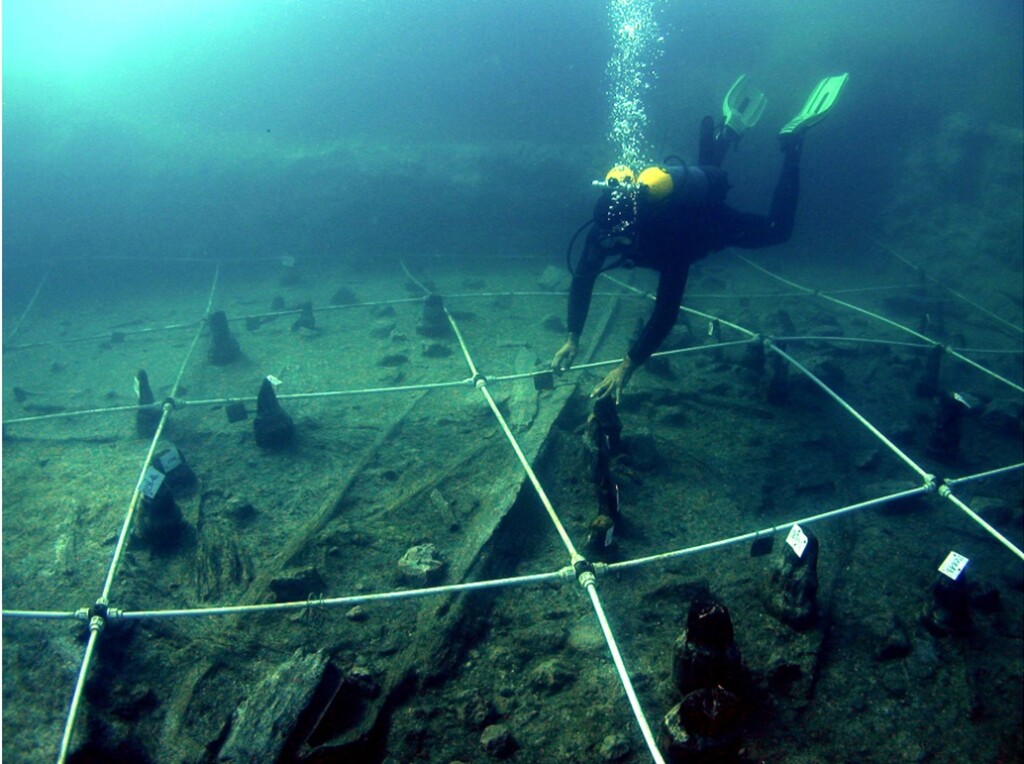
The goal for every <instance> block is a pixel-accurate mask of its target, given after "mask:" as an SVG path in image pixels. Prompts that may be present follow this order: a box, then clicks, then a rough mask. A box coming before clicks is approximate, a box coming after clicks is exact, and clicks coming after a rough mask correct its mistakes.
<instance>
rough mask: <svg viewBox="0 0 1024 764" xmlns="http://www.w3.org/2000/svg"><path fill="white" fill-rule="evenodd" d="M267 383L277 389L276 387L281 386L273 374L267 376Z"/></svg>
mask: <svg viewBox="0 0 1024 764" xmlns="http://www.w3.org/2000/svg"><path fill="white" fill-rule="evenodd" d="M267 381H268V382H270V384H272V385H273V386H274V387H277V386H278V385H280V384H281V380H279V379H278V378H277V377H275V376H274V375H273V374H268V375H267Z"/></svg>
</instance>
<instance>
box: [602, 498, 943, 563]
mask: <svg viewBox="0 0 1024 764" xmlns="http://www.w3.org/2000/svg"><path fill="white" fill-rule="evenodd" d="M932 490H934V486H933V485H932V484H928V485H923V486H921V487H919V488H911V489H909V490H907V491H899V492H898V493H891V494H888V495H886V496H880V497H878V498H877V499H870V500H868V501H861V502H858V503H857V504H850V505H848V506H845V507H840V508H839V509H833V510H830V511H828V512H822V513H820V514H817V515H811V516H809V517H802V518H800V519H798V520H790V521H788V522H784V523H779V524H778V525H773V526H771V527H770V528H762V529H761V530H759V531H751V532H750V533H742V534H740V535H739V536H730V537H728V538H724V539H719V540H718V541H711V542H708V543H706V544H698V545H696V546H691V547H686V548H684V549H676V550H674V551H671V552H662V553H660V554H652V555H648V556H647V557H638V558H636V559H634V560H627V561H625V562H614V563H612V564H610V565H607V566H603V569H605V570H608V571H610V572H617V571H620V570H629V569H631V568H639V567H642V566H644V565H650V564H652V563H656V562H666V561H668V560H676V559H679V558H680V557H688V556H690V555H692V554H697V553H698V552H706V551H708V550H709V549H721V548H722V547H726V546H732V545H733V544H742V543H743V542H744V541H753V540H754V539H758V538H763V537H765V536H772V535H774V534H775V533H778V532H779V531H781V530H785V529H788V528H792V527H793V526H794V525H801V526H803V525H810V524H811V523H816V522H820V521H821V520H826V519H828V518H831V517H838V516H839V515H845V514H847V513H849V512H856V511H857V510H860V509H868V508H870V507H877V506H881V505H883V504H888V503H889V502H893V501H899V500H900V499H907V498H910V497H911V496H918V495H920V494H924V493H930V492H931V491H932ZM598 570H599V571H600V570H602V567H598Z"/></svg>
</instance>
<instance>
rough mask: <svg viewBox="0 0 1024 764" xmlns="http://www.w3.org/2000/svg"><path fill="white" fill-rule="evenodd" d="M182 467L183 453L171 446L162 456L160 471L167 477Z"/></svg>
mask: <svg viewBox="0 0 1024 764" xmlns="http://www.w3.org/2000/svg"><path fill="white" fill-rule="evenodd" d="M180 466H181V453H179V451H178V448H177V446H171V447H170V448H169V449H168V450H167V451H164V452H163V453H162V454H161V455H160V470H161V471H162V472H163V473H164V474H165V475H166V474H167V473H168V472H170V471H171V470H174V469H177V468H178V467H180Z"/></svg>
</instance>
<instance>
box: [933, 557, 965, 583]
mask: <svg viewBox="0 0 1024 764" xmlns="http://www.w3.org/2000/svg"><path fill="white" fill-rule="evenodd" d="M969 562H970V560H968V559H967V558H966V557H964V556H963V555H962V554H957V553H956V552H950V553H949V554H947V555H946V559H945V560H943V561H942V564H941V565H940V566H939V573H941V574H942V575H944V576H946V577H948V578H950V579H952V580H953V581H956V580H957V579H958V578H960V574H961V573H963V572H964V568H966V567H967V563H969Z"/></svg>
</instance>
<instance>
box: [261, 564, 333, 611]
mask: <svg viewBox="0 0 1024 764" xmlns="http://www.w3.org/2000/svg"><path fill="white" fill-rule="evenodd" d="M326 589H327V584H326V582H325V581H324V579H323V578H322V577H321V576H320V573H319V572H318V571H317V569H316V568H312V567H310V568H303V569H302V570H300V571H298V572H296V573H293V574H292V575H290V576H286V577H283V578H275V579H273V580H272V581H271V582H270V590H271V591H272V592H274V596H275V597H276V598H277V601H278V602H301V601H302V600H305V599H308V598H309V596H310V595H314V596H315V595H320V594H322V593H323V592H324V591H326Z"/></svg>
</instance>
